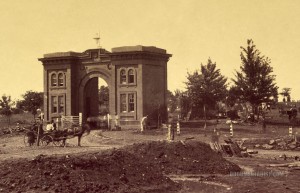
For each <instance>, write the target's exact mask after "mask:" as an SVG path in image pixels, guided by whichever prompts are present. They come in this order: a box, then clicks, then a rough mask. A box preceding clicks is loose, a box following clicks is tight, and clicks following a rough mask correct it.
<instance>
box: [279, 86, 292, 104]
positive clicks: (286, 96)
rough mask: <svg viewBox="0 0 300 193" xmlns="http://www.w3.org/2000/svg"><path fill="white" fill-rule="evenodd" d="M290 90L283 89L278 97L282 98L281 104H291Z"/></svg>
mask: <svg viewBox="0 0 300 193" xmlns="http://www.w3.org/2000/svg"><path fill="white" fill-rule="evenodd" d="M291 90H292V89H291V88H283V89H282V91H281V93H280V95H282V96H283V102H285V101H287V102H291Z"/></svg>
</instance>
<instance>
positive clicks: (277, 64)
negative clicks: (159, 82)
mask: <svg viewBox="0 0 300 193" xmlns="http://www.w3.org/2000/svg"><path fill="white" fill-rule="evenodd" d="M299 10H300V1H297V0H285V1H282V0H264V1H261V0H252V1H246V0H226V1H225V0H210V1H207V0H151V1H149V0H109V1H108V0H26V1H25V0H23V1H22V0H1V1H0V13H1V14H0V22H1V29H0V82H1V83H0V85H1V87H0V95H3V94H6V95H11V96H12V98H13V99H18V98H20V97H21V94H24V93H25V92H26V91H27V90H34V91H42V90H43V74H42V64H41V62H39V61H38V58H41V57H42V56H43V54H45V53H51V52H63V51H76V52H83V51H85V50H87V49H90V48H95V47H96V44H95V41H94V40H93V37H95V34H96V33H97V32H98V31H100V34H101V46H102V47H103V48H105V49H107V50H109V51H110V50H111V48H113V47H119V46H127V45H129V46H133V45H145V46H156V47H160V48H164V49H166V50H167V52H168V53H170V54H172V55H173V56H172V58H171V59H170V61H169V63H168V68H169V69H168V87H169V89H170V90H172V91H173V90H175V89H181V90H183V89H184V88H185V85H184V81H185V80H186V75H187V72H192V71H194V70H196V69H199V67H200V64H201V63H203V64H205V63H206V62H207V60H208V58H209V57H210V58H211V59H212V61H214V62H216V63H217V67H218V68H220V69H221V73H222V74H224V75H225V76H227V77H229V78H232V77H233V74H234V71H235V70H239V66H240V64H241V62H240V51H241V50H240V46H246V42H247V39H250V38H251V39H253V41H254V43H255V44H256V46H257V48H258V49H259V50H260V51H261V52H262V54H263V55H265V56H268V57H269V58H271V60H272V63H271V65H272V66H273V68H274V74H275V75H276V76H277V77H276V82H277V85H278V86H279V88H280V89H279V91H281V89H282V88H283V87H289V88H292V99H295V100H300V84H299V82H300V81H299V79H300V78H299V75H300V65H299V59H298V56H299V54H300V11H299Z"/></svg>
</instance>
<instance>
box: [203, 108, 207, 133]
mask: <svg viewBox="0 0 300 193" xmlns="http://www.w3.org/2000/svg"><path fill="white" fill-rule="evenodd" d="M203 113H204V136H206V108H205V103H204V104H203Z"/></svg>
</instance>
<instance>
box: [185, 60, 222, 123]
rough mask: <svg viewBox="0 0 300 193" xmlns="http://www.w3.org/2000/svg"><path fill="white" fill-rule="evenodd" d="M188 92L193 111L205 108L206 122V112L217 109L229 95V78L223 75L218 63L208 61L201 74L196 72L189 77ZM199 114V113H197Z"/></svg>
mask: <svg viewBox="0 0 300 193" xmlns="http://www.w3.org/2000/svg"><path fill="white" fill-rule="evenodd" d="M187 80H188V81H187V82H186V86H187V91H188V96H189V97H190V100H191V103H192V108H193V109H192V110H193V111H195V110H196V111H197V110H198V109H201V108H203V114H204V118H205V120H206V110H208V108H211V107H215V105H216V103H217V102H218V101H220V100H222V99H224V98H225V96H226V93H227V89H226V88H227V84H226V82H227V78H225V77H224V76H222V75H221V73H220V70H219V69H217V68H216V63H213V62H212V61H211V59H210V58H209V59H208V62H207V64H206V65H203V64H201V68H200V73H199V72H198V71H197V70H196V71H195V72H194V73H192V74H190V73H188V75H187ZM196 113H198V114H199V112H196Z"/></svg>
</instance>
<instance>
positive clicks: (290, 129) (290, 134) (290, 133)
mask: <svg viewBox="0 0 300 193" xmlns="http://www.w3.org/2000/svg"><path fill="white" fill-rule="evenodd" d="M289 136H290V137H291V136H293V127H292V126H290V128H289Z"/></svg>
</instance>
